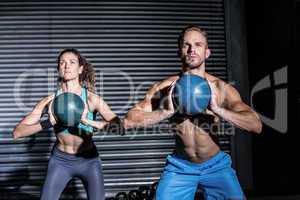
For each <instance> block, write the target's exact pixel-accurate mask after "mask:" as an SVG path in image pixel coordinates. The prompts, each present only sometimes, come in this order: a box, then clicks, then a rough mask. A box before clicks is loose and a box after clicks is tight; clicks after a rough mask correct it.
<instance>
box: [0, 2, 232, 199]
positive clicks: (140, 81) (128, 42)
mask: <svg viewBox="0 0 300 200" xmlns="http://www.w3.org/2000/svg"><path fill="white" fill-rule="evenodd" d="M190 23H193V24H197V25H200V26H202V27H203V28H205V29H206V30H207V32H208V35H209V44H210V48H211V49H212V56H211V58H210V59H209V60H208V63H207V71H209V72H211V73H212V74H215V75H217V76H219V77H221V78H222V79H224V80H227V64H226V62H227V59H226V41H225V25H224V5H223V1H222V0H209V1H207V0H189V1H183V0H173V1H144V0H139V1H126V2H125V1H73V2H72V3H69V2H64V1H51V2H39V1H26V2H22V1H19V2H18V1H1V2H0V133H1V134H0V188H1V189H0V191H1V193H2V192H3V194H4V195H1V197H0V199H8V198H11V199H26V198H28V196H29V197H30V198H34V197H38V196H39V193H40V188H41V186H42V184H43V181H44V178H45V177H44V176H45V172H46V167H47V161H48V157H49V152H50V149H51V147H52V145H53V142H54V141H55V136H54V135H53V134H52V133H51V131H43V132H41V133H38V134H36V135H33V136H31V137H28V138H23V139H19V140H17V141H13V139H12V130H13V128H14V126H15V125H16V123H17V122H18V121H20V120H21V119H22V118H23V117H24V116H25V115H26V114H27V113H28V112H29V111H30V110H31V109H32V108H33V106H34V105H35V104H36V102H37V101H38V100H39V99H41V98H42V97H44V96H46V95H47V94H48V93H50V92H52V91H54V90H55V88H56V57H57V55H58V53H59V51H60V50H62V49H64V48H66V47H75V48H77V49H79V50H80V51H81V53H82V54H83V55H84V56H86V57H87V59H88V60H89V61H90V62H91V63H92V64H93V65H94V66H95V68H96V72H97V88H98V91H97V92H98V94H100V95H101V96H103V97H104V99H105V101H106V102H107V103H108V104H109V105H110V107H111V108H112V109H113V111H114V112H116V113H117V114H118V115H119V116H121V117H123V116H124V114H126V112H127V110H128V109H129V108H130V107H131V106H132V105H133V104H134V103H136V102H137V101H139V100H141V98H142V97H143V96H144V94H145V92H146V91H147V89H148V88H149V87H150V85H152V84H153V83H154V82H156V81H159V80H162V79H165V78H166V77H168V76H169V75H172V74H175V73H177V72H178V71H179V70H180V61H179V59H178V58H177V53H176V52H177V46H176V45H177V37H178V35H179V32H180V30H181V29H182V28H183V27H184V26H185V25H186V24H190ZM159 127H160V128H159V129H158V128H157V127H153V128H151V127H150V128H147V129H145V130H139V131H138V132H131V134H130V135H126V136H123V137H121V136H109V135H97V136H95V137H94V140H95V142H96V145H97V147H98V150H99V152H100V157H101V159H102V162H103V171H104V177H105V188H106V192H107V196H112V195H114V194H115V193H117V192H120V191H129V190H131V189H134V188H137V187H138V186H141V185H150V184H151V183H153V182H154V181H157V180H158V179H159V176H160V173H161V171H162V168H163V166H164V162H165V157H166V155H167V154H169V153H170V152H171V151H172V149H173V147H174V140H173V135H172V133H171V132H170V130H169V128H168V126H167V123H165V122H162V123H161V124H160V126H159ZM225 130H226V129H225ZM223 131H224V130H223ZM219 141H220V144H221V147H222V149H223V150H225V151H227V152H230V138H229V137H227V136H220V137H219ZM79 196H81V197H85V192H84V189H83V186H82V184H81V182H80V181H79V180H75V181H73V182H72V183H71V184H70V185H69V187H68V188H67V189H66V191H65V192H64V198H65V199H70V198H72V197H79Z"/></svg>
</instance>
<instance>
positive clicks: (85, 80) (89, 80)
mask: <svg viewBox="0 0 300 200" xmlns="http://www.w3.org/2000/svg"><path fill="white" fill-rule="evenodd" d="M64 53H73V54H75V55H76V56H77V58H78V62H79V65H80V66H83V71H82V73H81V74H80V75H79V83H80V85H81V86H83V87H86V88H87V89H88V90H89V91H91V92H96V80H95V70H94V67H93V65H92V64H91V63H89V62H88V61H87V60H86V58H85V57H84V56H82V55H81V53H80V52H79V51H78V50H77V49H75V48H67V49H64V50H63V51H61V52H60V53H59V55H58V57H57V69H58V68H59V62H60V58H61V56H62V55H63V54H64ZM59 80H60V79H59Z"/></svg>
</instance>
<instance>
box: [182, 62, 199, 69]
mask: <svg viewBox="0 0 300 200" xmlns="http://www.w3.org/2000/svg"><path fill="white" fill-rule="evenodd" d="M185 66H186V68H188V69H195V68H197V67H199V66H200V65H196V64H195V63H185Z"/></svg>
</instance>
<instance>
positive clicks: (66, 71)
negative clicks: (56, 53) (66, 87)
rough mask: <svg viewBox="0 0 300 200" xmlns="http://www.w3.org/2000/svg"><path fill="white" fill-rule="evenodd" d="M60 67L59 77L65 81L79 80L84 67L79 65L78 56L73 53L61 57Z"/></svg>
mask: <svg viewBox="0 0 300 200" xmlns="http://www.w3.org/2000/svg"><path fill="white" fill-rule="evenodd" d="M58 66H59V67H58V72H59V75H60V77H61V78H63V80H65V81H69V80H74V79H79V74H81V73H82V70H83V66H80V65H79V60H78V56H77V55H75V54H74V53H72V52H66V53H64V54H63V55H61V57H60V60H59V64H58Z"/></svg>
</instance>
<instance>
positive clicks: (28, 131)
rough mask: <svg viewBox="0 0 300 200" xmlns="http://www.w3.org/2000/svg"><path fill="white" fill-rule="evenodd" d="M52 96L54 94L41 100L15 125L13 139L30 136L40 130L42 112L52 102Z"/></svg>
mask: <svg viewBox="0 0 300 200" xmlns="http://www.w3.org/2000/svg"><path fill="white" fill-rule="evenodd" d="M54 96H55V95H54V94H51V95H50V96H48V97H45V98H43V99H42V100H41V101H40V102H38V103H37V105H36V106H35V107H34V108H33V110H32V111H31V112H30V113H29V114H28V115H27V116H25V117H24V119H22V120H21V121H20V122H19V123H18V124H17V125H16V127H15V129H14V131H13V137H14V139H17V138H20V137H26V136H30V135H32V134H35V133H37V132H39V131H41V130H42V125H41V124H40V119H41V116H42V113H43V110H44V108H45V107H46V106H47V105H48V104H49V102H50V101H51V100H53V98H54Z"/></svg>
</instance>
